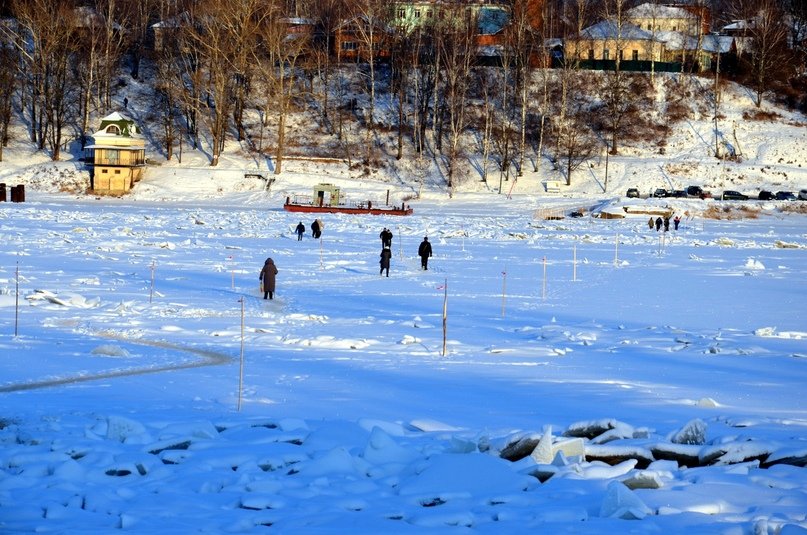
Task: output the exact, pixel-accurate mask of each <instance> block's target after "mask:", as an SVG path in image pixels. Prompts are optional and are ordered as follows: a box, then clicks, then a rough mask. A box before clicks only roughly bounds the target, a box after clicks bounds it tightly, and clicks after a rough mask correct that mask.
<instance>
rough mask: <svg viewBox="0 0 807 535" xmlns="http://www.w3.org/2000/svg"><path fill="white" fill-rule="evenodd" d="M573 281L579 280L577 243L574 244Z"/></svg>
mask: <svg viewBox="0 0 807 535" xmlns="http://www.w3.org/2000/svg"><path fill="white" fill-rule="evenodd" d="M572 282H577V244H576V243H575V244H574V245H573V246H572Z"/></svg>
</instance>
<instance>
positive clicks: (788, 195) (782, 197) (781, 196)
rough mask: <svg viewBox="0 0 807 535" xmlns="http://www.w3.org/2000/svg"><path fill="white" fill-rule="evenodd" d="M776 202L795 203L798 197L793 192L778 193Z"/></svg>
mask: <svg viewBox="0 0 807 535" xmlns="http://www.w3.org/2000/svg"><path fill="white" fill-rule="evenodd" d="M776 200H777V201H795V200H796V196H795V195H794V194H793V192H792V191H777V192H776Z"/></svg>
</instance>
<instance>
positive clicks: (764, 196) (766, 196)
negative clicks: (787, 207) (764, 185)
mask: <svg viewBox="0 0 807 535" xmlns="http://www.w3.org/2000/svg"><path fill="white" fill-rule="evenodd" d="M779 193H781V192H779ZM775 198H776V197H774V195H773V193H771V192H770V191H765V190H762V191H760V192H759V196H758V197H757V199H759V200H760V201H770V200H773V199H775Z"/></svg>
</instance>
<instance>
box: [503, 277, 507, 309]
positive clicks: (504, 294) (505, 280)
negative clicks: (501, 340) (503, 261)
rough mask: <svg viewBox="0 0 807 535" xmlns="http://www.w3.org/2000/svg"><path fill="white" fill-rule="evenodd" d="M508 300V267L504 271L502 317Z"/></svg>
mask: <svg viewBox="0 0 807 535" xmlns="http://www.w3.org/2000/svg"><path fill="white" fill-rule="evenodd" d="M506 300H507V268H505V269H504V271H502V317H504V305H505V302H506Z"/></svg>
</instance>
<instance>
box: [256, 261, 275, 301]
mask: <svg viewBox="0 0 807 535" xmlns="http://www.w3.org/2000/svg"><path fill="white" fill-rule="evenodd" d="M275 275H277V266H275V261H274V260H272V259H271V258H267V259H266V262H264V264H263V269H262V270H261V274H260V275H258V278H259V279H260V280H261V287H262V288H263V298H264V299H266V298H267V297H268V298H269V299H272V298H274V293H275Z"/></svg>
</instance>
